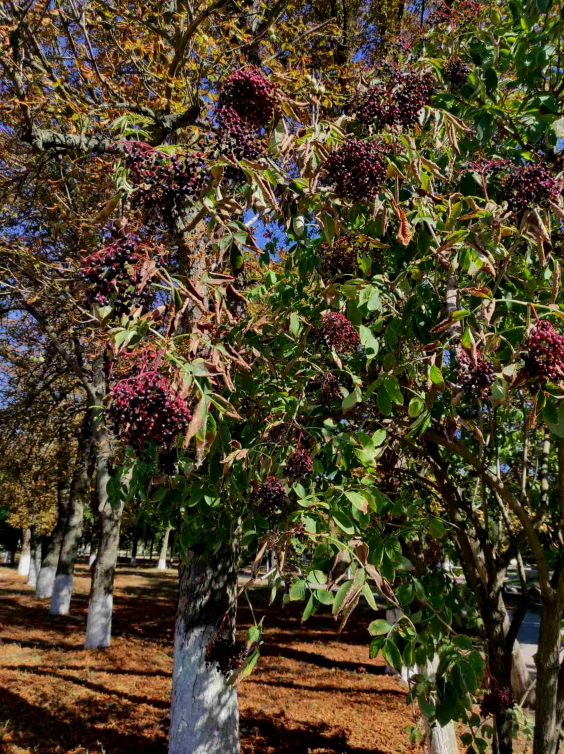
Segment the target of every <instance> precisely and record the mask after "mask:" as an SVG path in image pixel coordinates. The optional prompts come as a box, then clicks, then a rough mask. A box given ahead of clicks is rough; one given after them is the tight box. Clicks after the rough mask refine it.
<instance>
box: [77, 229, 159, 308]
mask: <svg viewBox="0 0 564 754" xmlns="http://www.w3.org/2000/svg"><path fill="white" fill-rule="evenodd" d="M136 249H137V244H136V241H135V239H134V238H133V237H132V236H124V237H123V238H118V239H117V240H116V241H114V242H113V243H111V244H110V245H109V246H105V247H104V248H103V249H100V251H97V252H96V253H95V254H91V255H90V256H88V257H84V258H83V259H82V260H81V263H80V264H81V267H82V269H81V273H80V276H81V278H82V280H83V281H84V282H85V283H88V288H87V291H86V297H87V299H88V301H89V303H91V304H97V305H98V306H107V305H108V304H111V305H112V306H113V308H114V311H115V313H116V314H117V315H118V316H119V315H121V314H126V313H127V312H129V311H130V310H131V307H132V306H133V305H134V304H137V305H141V304H143V303H146V302H148V299H149V298H150V296H151V294H150V292H149V291H148V290H147V292H146V293H145V295H143V294H142V293H141V294H139V292H137V290H136V289H137V288H138V286H139V284H140V282H141V275H140V273H139V271H138V270H137V269H136V265H137V264H138V262H139V261H140V260H141V258H142V255H141V254H139V253H138V252H137V250H136Z"/></svg>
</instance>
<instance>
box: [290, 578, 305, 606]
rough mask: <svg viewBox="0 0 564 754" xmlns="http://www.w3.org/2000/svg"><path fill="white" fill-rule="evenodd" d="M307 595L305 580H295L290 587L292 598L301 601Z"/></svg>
mask: <svg viewBox="0 0 564 754" xmlns="http://www.w3.org/2000/svg"><path fill="white" fill-rule="evenodd" d="M305 596H306V582H305V580H304V579H300V580H299V581H294V583H293V584H292V586H291V587H290V599H291V600H295V601H299V600H303V598H304V597H305Z"/></svg>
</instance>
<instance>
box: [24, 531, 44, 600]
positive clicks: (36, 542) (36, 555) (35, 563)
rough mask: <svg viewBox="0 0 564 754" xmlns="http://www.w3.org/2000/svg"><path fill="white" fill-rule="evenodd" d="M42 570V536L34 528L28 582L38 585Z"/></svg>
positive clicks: (31, 584)
mask: <svg viewBox="0 0 564 754" xmlns="http://www.w3.org/2000/svg"><path fill="white" fill-rule="evenodd" d="M40 570H41V537H40V536H39V535H37V534H35V532H34V531H33V530H32V532H31V541H30V561H29V573H28V576H27V581H26V584H29V585H30V586H33V587H35V586H37V579H38V577H39V571H40Z"/></svg>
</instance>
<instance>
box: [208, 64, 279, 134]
mask: <svg viewBox="0 0 564 754" xmlns="http://www.w3.org/2000/svg"><path fill="white" fill-rule="evenodd" d="M279 100H280V92H279V89H278V87H277V86H276V84H273V83H272V82H271V81H269V80H268V79H267V78H266V77H265V76H264V75H263V74H262V72H261V71H259V70H257V69H256V68H245V69H243V68H242V69H240V70H238V71H235V72H234V73H232V74H231V75H230V76H228V77H227V79H226V81H225V83H224V85H223V88H222V91H221V94H220V97H219V107H220V108H225V107H227V108H232V109H233V110H235V111H236V112H237V113H238V115H239V116H240V117H241V118H242V119H243V120H244V121H246V122H247V123H250V124H251V125H254V126H264V125H266V124H268V123H269V121H271V120H272V117H273V116H274V113H275V112H276V110H277V109H278V103H279Z"/></svg>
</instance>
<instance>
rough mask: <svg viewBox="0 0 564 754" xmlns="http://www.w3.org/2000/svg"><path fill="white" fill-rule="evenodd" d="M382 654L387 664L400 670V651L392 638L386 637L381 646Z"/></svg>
mask: <svg viewBox="0 0 564 754" xmlns="http://www.w3.org/2000/svg"><path fill="white" fill-rule="evenodd" d="M382 654H383V655H384V657H385V658H386V661H387V663H388V665H391V666H392V667H393V668H395V669H396V670H401V667H402V664H403V663H402V661H401V653H400V651H399V649H398V648H397V646H396V645H395V643H394V641H393V639H392V638H388V639H386V643H385V644H384V646H383V648H382Z"/></svg>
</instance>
